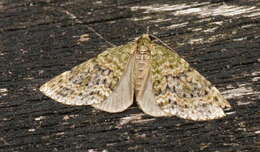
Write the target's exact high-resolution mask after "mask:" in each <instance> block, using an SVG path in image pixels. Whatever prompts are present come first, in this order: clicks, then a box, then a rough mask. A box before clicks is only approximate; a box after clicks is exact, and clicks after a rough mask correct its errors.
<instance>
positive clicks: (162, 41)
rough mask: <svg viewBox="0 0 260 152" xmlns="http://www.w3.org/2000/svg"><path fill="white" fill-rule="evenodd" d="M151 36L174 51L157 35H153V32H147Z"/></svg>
mask: <svg viewBox="0 0 260 152" xmlns="http://www.w3.org/2000/svg"><path fill="white" fill-rule="evenodd" d="M149 35H150V36H151V37H153V38H154V39H156V40H158V41H159V42H160V43H161V44H163V45H164V46H165V47H167V48H168V49H170V50H172V51H174V50H173V49H172V48H171V47H170V46H169V45H167V44H166V43H164V42H163V41H162V40H161V39H159V38H158V37H157V36H155V35H153V34H149ZM174 52H175V51H174Z"/></svg>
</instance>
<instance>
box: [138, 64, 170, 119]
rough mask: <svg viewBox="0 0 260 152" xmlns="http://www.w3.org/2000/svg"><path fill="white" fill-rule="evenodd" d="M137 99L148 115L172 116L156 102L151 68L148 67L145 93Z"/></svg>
mask: <svg viewBox="0 0 260 152" xmlns="http://www.w3.org/2000/svg"><path fill="white" fill-rule="evenodd" d="M136 101H137V104H138V106H139V107H140V108H141V109H142V111H143V112H144V113H146V114H148V115H151V116H154V117H162V116H170V114H168V113H166V112H165V111H163V110H162V109H161V108H160V107H159V106H158V104H157V103H156V100H155V96H154V93H153V84H152V78H151V72H150V69H147V74H146V85H145V88H144V90H143V93H142V95H141V96H140V97H139V98H137V99H136Z"/></svg>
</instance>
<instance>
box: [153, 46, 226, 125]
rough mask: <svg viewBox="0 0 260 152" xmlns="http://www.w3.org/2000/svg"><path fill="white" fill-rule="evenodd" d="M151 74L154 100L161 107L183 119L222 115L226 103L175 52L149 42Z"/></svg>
mask: <svg viewBox="0 0 260 152" xmlns="http://www.w3.org/2000/svg"><path fill="white" fill-rule="evenodd" d="M151 55H152V60H151V74H152V84H153V92H154V95H155V100H156V103H157V104H158V105H159V106H160V107H161V109H162V110H163V111H165V112H166V113H168V114H171V115H175V116H178V117H181V118H184V119H191V120H210V119H216V118H220V117H223V116H224V115H225V114H224V112H223V110H222V108H225V107H230V105H229V103H228V102H227V101H226V100H225V99H224V97H223V96H222V95H221V94H220V93H219V91H218V90H217V89H216V88H215V87H214V86H212V85H211V83H210V82H209V81H208V80H206V79H205V78H204V77H203V76H202V75H200V74H199V73H198V72H197V71H196V70H194V69H193V68H192V67H190V65H189V64H188V63H187V62H186V61H185V60H184V59H183V58H181V57H180V56H179V55H178V54H177V53H175V52H173V51H171V50H169V49H167V48H165V47H163V46H160V45H157V44H154V43H153V44H152V45H151Z"/></svg>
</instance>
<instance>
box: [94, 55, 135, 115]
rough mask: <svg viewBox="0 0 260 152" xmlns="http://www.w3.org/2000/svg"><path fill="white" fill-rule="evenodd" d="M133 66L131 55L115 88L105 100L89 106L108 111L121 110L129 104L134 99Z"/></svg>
mask: <svg viewBox="0 0 260 152" xmlns="http://www.w3.org/2000/svg"><path fill="white" fill-rule="evenodd" d="M133 67H134V57H133V56H132V57H131V59H130V61H129V63H128V65H127V69H126V71H125V72H124V74H123V76H122V77H121V80H119V83H118V86H117V88H115V90H114V91H113V92H112V93H111V94H110V96H109V97H108V98H107V99H106V100H105V101H103V102H102V103H100V104H92V105H91V106H93V107H94V108H97V109H99V110H102V111H106V112H110V113H116V112H122V111H124V110H126V109H127V108H128V107H129V106H131V105H132V104H133V100H134V99H133V98H134V87H133V83H132V82H133Z"/></svg>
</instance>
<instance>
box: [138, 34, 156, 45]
mask: <svg viewBox="0 0 260 152" xmlns="http://www.w3.org/2000/svg"><path fill="white" fill-rule="evenodd" d="M151 41H152V37H151V36H150V35H149V34H143V35H142V36H140V37H138V38H137V40H136V42H137V43H138V44H143V45H145V44H149V43H151Z"/></svg>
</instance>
